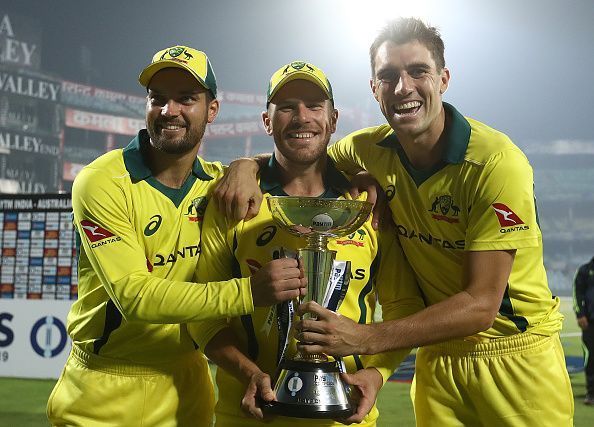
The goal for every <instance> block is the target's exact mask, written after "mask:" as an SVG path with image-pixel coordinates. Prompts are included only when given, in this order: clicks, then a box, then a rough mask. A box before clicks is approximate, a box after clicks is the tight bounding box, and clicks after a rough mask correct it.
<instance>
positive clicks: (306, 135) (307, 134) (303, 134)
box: [289, 132, 314, 139]
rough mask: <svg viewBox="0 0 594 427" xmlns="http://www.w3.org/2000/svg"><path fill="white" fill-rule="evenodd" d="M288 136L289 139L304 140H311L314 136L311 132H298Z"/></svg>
mask: <svg viewBox="0 0 594 427" xmlns="http://www.w3.org/2000/svg"><path fill="white" fill-rule="evenodd" d="M289 136H290V137H291V138H297V139H306V138H313V137H314V134H313V132H299V133H290V134H289Z"/></svg>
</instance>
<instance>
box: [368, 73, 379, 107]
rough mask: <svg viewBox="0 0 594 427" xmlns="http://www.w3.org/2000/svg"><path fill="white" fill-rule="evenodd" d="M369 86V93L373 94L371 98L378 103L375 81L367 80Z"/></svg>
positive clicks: (372, 79)
mask: <svg viewBox="0 0 594 427" xmlns="http://www.w3.org/2000/svg"><path fill="white" fill-rule="evenodd" d="M369 86H370V87H371V93H373V97H374V98H375V100H376V101H379V99H378V98H377V96H378V95H377V91H378V89H379V87H378V84H377V82H376V80H375V79H374V78H373V77H372V78H370V79H369Z"/></svg>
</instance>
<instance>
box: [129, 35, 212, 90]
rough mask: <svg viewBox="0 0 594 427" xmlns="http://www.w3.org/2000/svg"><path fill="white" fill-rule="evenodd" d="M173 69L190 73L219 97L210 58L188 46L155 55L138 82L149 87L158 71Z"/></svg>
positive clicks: (176, 47) (169, 49) (177, 47)
mask: <svg viewBox="0 0 594 427" xmlns="http://www.w3.org/2000/svg"><path fill="white" fill-rule="evenodd" d="M171 67H174V68H181V69H184V70H186V71H189V72H190V74H192V75H193V76H194V77H195V78H196V80H198V82H199V83H200V84H201V85H202V86H204V87H205V88H206V89H208V90H209V91H210V93H211V94H212V96H213V97H215V98H216V97H217V81H216V78H215V75H214V72H213V70H212V66H211V65H210V61H209V59H208V57H207V56H206V54H205V53H204V52H202V51H200V50H196V49H193V48H191V47H187V46H173V47H168V48H167V49H163V50H160V51H159V52H157V53H155V55H154V56H153V60H152V61H151V63H150V65H148V66H147V67H146V68H145V69H144V70H142V73H140V76H138V81H139V82H140V84H141V85H143V86H144V87H148V84H149V82H150V81H151V79H152V78H153V76H154V75H155V73H156V72H157V71H160V70H162V69H163V68H171Z"/></svg>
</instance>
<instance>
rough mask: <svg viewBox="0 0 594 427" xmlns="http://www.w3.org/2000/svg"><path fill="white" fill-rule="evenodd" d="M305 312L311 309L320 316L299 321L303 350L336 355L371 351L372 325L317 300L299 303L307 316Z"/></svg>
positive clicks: (298, 345)
mask: <svg viewBox="0 0 594 427" xmlns="http://www.w3.org/2000/svg"><path fill="white" fill-rule="evenodd" d="M304 313H311V314H312V315H314V316H315V317H317V319H316V320H312V319H302V320H300V321H298V322H296V323H295V328H296V330H297V331H298V333H297V340H298V341H299V342H298V343H297V348H298V349H299V350H300V351H303V352H305V353H308V354H320V353H324V354H329V355H331V356H336V357H342V356H348V355H350V354H369V353H370V351H369V343H370V341H371V332H372V330H371V328H372V325H360V324H358V323H356V322H354V321H352V320H351V319H349V318H348V317H345V316H341V315H340V314H338V313H335V312H334V311H331V310H328V309H326V308H324V307H322V306H321V305H319V304H318V303H316V302H314V301H308V302H306V303H304V304H301V305H300V306H299V308H298V310H297V314H299V315H300V316H303V314H304Z"/></svg>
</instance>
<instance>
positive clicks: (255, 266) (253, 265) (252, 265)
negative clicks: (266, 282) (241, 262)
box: [245, 258, 262, 275]
mask: <svg viewBox="0 0 594 427" xmlns="http://www.w3.org/2000/svg"><path fill="white" fill-rule="evenodd" d="M245 262H246V263H247V265H248V267H249V269H250V274H252V275H254V274H256V273H257V272H258V270H260V269H261V268H262V265H261V264H260V263H259V262H258V261H256V260H255V259H251V258H248V259H246V260H245Z"/></svg>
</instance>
